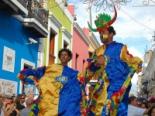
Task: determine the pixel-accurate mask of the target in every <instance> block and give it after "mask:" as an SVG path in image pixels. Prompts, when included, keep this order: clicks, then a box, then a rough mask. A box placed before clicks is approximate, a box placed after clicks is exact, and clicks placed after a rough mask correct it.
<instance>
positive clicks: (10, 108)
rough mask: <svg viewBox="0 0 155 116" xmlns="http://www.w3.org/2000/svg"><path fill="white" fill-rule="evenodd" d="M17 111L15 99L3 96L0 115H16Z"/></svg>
mask: <svg viewBox="0 0 155 116" xmlns="http://www.w3.org/2000/svg"><path fill="white" fill-rule="evenodd" d="M18 115H19V112H18V110H17V109H16V104H15V101H14V100H13V97H10V96H5V97H4V98H3V101H2V109H1V115H0V116H18Z"/></svg>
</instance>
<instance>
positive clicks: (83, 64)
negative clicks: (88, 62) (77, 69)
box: [82, 60, 85, 71]
mask: <svg viewBox="0 0 155 116" xmlns="http://www.w3.org/2000/svg"><path fill="white" fill-rule="evenodd" d="M84 68H85V60H83V63H82V71H83V70H84Z"/></svg>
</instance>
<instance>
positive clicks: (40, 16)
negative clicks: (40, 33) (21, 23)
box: [23, 0, 48, 28]
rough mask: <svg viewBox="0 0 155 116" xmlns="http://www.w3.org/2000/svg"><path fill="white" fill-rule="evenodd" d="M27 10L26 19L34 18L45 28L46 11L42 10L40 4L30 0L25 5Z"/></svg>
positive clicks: (35, 0) (46, 20)
mask: <svg viewBox="0 0 155 116" xmlns="http://www.w3.org/2000/svg"><path fill="white" fill-rule="evenodd" d="M23 1H24V0H23ZM27 8H28V10H29V13H28V17H29V18H35V19H36V20H37V21H39V22H40V23H41V24H42V25H43V26H44V27H45V28H47V24H48V11H47V10H46V9H44V8H43V6H42V4H41V3H40V2H38V1H37V0H30V1H29V2H28V4H27Z"/></svg>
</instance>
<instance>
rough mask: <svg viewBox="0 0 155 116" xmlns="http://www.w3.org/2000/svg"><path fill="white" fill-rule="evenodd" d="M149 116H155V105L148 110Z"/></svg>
mask: <svg viewBox="0 0 155 116" xmlns="http://www.w3.org/2000/svg"><path fill="white" fill-rule="evenodd" d="M148 116H155V104H154V105H152V107H151V108H150V109H149V110H148Z"/></svg>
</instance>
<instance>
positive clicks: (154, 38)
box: [152, 31, 155, 42]
mask: <svg viewBox="0 0 155 116" xmlns="http://www.w3.org/2000/svg"><path fill="white" fill-rule="evenodd" d="M152 37H153V41H154V42H155V31H154V35H153V36H152Z"/></svg>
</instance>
